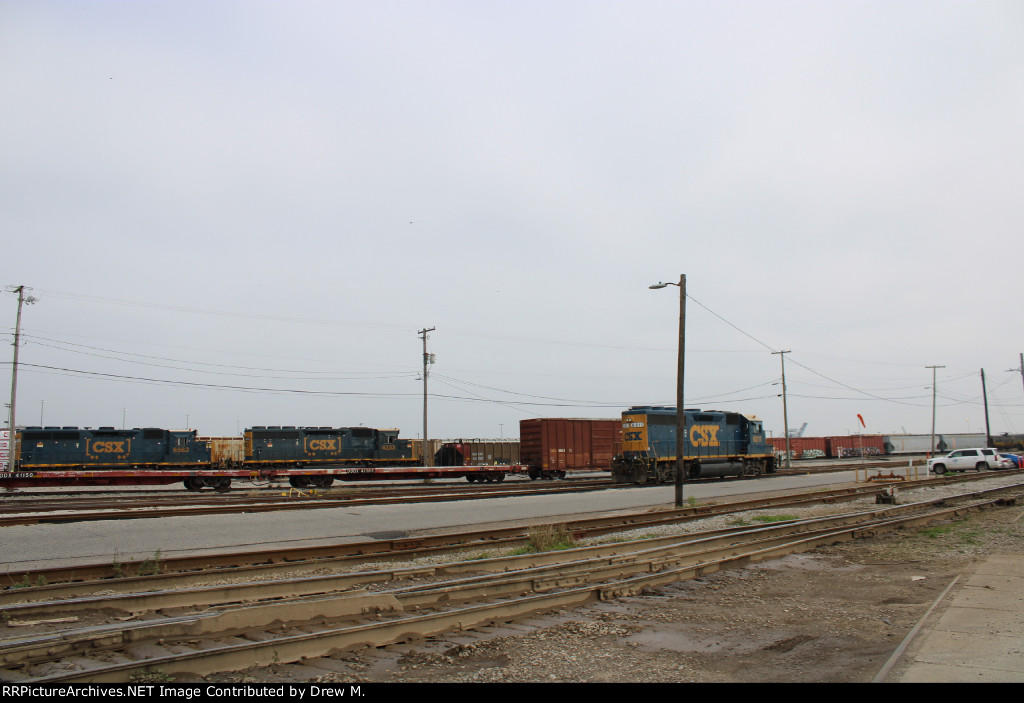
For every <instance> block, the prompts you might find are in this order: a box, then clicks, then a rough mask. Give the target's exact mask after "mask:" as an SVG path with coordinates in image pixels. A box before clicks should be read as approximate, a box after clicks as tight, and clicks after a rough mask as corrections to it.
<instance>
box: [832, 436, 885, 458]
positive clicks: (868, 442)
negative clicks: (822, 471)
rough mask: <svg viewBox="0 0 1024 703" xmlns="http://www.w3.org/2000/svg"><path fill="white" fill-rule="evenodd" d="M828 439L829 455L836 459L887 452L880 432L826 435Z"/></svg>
mask: <svg viewBox="0 0 1024 703" xmlns="http://www.w3.org/2000/svg"><path fill="white" fill-rule="evenodd" d="M826 439H827V440H828V455H829V456H830V457H832V458H834V459H844V458H846V457H851V456H862V455H866V456H878V455H879V454H885V440H884V438H883V436H882V435H880V434H865V435H859V434H854V435H847V436H845V437H826Z"/></svg>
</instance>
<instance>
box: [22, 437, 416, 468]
mask: <svg viewBox="0 0 1024 703" xmlns="http://www.w3.org/2000/svg"><path fill="white" fill-rule="evenodd" d="M19 434H20V436H21V451H20V454H19V457H20V458H19V465H20V466H21V468H22V469H23V470H47V469H50V470H53V469H72V470H74V469H225V468H246V469H260V468H290V467H306V466H308V467H318V466H320V467H333V466H351V465H356V466H371V465H373V464H376V463H387V464H401V463H411V462H412V461H413V460H414V459H413V450H412V443H411V442H410V441H409V440H407V439H398V430H377V429H372V428H369V427H340V428H336V427H253V428H250V429H247V430H246V431H245V435H244V437H243V438H237V437H235V438H227V439H211V438H204V437H199V436H197V434H196V431H195V430H164V429H157V428H141V429H139V428H136V429H131V430H119V429H115V428H113V427H100V428H99V429H80V428H78V427H27V428H25V429H24V430H21V431H20V432H19Z"/></svg>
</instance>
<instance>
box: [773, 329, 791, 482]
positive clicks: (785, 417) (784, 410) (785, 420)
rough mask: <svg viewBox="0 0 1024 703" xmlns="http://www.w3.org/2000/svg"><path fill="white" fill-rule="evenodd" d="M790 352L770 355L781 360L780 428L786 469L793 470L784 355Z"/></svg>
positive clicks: (778, 352)
mask: <svg viewBox="0 0 1024 703" xmlns="http://www.w3.org/2000/svg"><path fill="white" fill-rule="evenodd" d="M789 353H790V350H789V349H787V350H785V351H777V352H772V354H778V355H779V359H781V360H782V427H783V430H785V432H786V469H787V470H788V469H791V468H793V467H792V466H791V465H790V459H789V411H788V410H787V408H786V354H789Z"/></svg>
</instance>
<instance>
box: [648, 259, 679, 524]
mask: <svg viewBox="0 0 1024 703" xmlns="http://www.w3.org/2000/svg"><path fill="white" fill-rule="evenodd" d="M666 286H679V361H678V366H677V368H676V507H677V508H681V507H682V506H683V483H684V481H685V477H684V472H685V468H686V464H685V461H684V460H683V454H684V450H685V447H686V412H685V410H684V409H683V370H684V366H685V364H684V362H685V360H686V274H685V273H683V274H680V275H679V283H656V284H655V285H653V286H649V287H650V288H651V289H652V290H657V289H659V288H665V287H666Z"/></svg>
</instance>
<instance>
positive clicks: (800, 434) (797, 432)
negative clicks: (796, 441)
mask: <svg viewBox="0 0 1024 703" xmlns="http://www.w3.org/2000/svg"><path fill="white" fill-rule="evenodd" d="M806 429H807V423H806V422H805V423H804V424H803V425H801V426H800V429H799V430H790V431H789V436H790V437H792V438H796V437H803V436H804V430H806Z"/></svg>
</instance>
